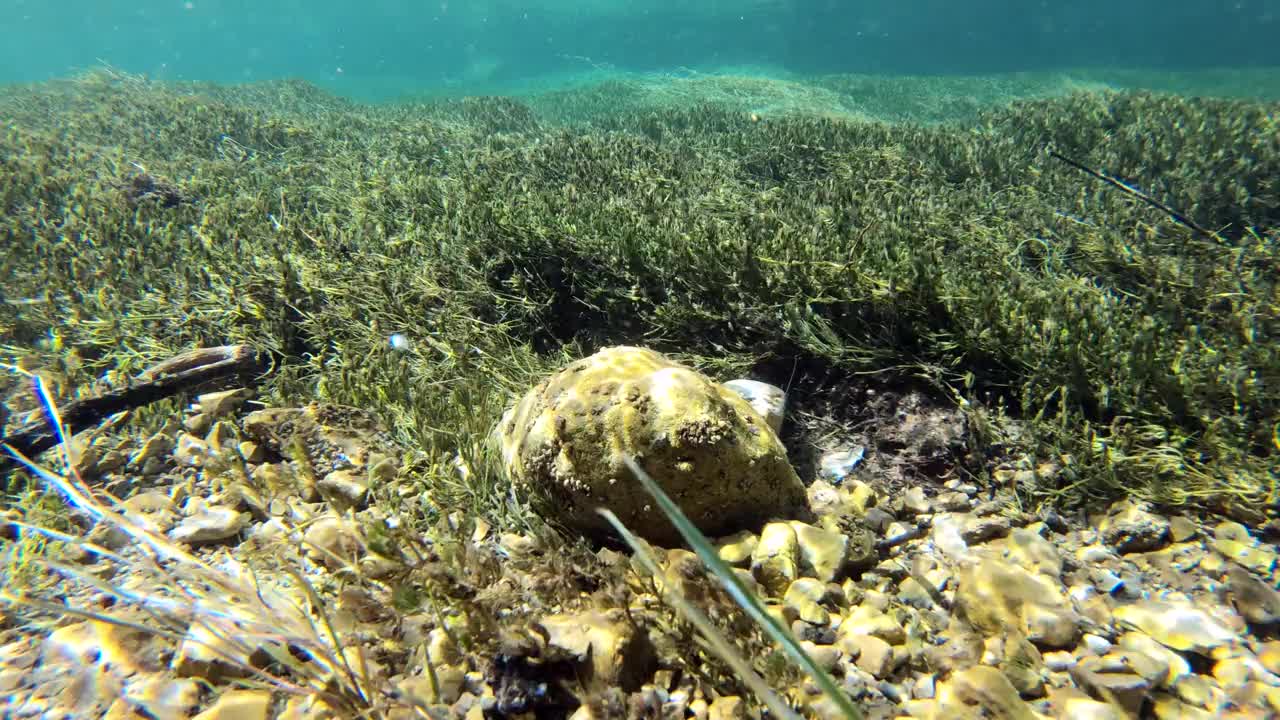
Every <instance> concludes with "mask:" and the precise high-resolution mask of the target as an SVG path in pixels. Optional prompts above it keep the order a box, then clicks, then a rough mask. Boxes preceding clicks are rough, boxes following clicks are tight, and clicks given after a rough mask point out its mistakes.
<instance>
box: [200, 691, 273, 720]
mask: <svg viewBox="0 0 1280 720" xmlns="http://www.w3.org/2000/svg"><path fill="white" fill-rule="evenodd" d="M270 708H271V693H270V692H269V691H267V690H227V691H226V692H224V693H222V694H221V695H219V696H218V699H217V700H215V701H214V703H213V705H211V706H209V708H208V709H207V710H205V711H204V712H202V713H200V714H199V715H196V716H195V718H193V719H192V720H266V718H267V711H268V710H269V709H270Z"/></svg>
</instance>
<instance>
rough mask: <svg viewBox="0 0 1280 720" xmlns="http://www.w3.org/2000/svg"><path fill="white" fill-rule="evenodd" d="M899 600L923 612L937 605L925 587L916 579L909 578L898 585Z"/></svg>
mask: <svg viewBox="0 0 1280 720" xmlns="http://www.w3.org/2000/svg"><path fill="white" fill-rule="evenodd" d="M898 599H899V600H901V601H902V602H903V603H904V604H906V605H909V606H911V607H914V608H919V609H921V610H927V609H929V608H931V607H933V606H934V605H936V604H937V603H935V602H934V601H933V596H932V595H931V594H930V593H929V591H928V590H927V589H925V587H924V585H921V584H920V582H919V581H917V580H916V579H915V578H914V577H908V578H906V579H904V580H903V581H902V582H901V583H899V584H898Z"/></svg>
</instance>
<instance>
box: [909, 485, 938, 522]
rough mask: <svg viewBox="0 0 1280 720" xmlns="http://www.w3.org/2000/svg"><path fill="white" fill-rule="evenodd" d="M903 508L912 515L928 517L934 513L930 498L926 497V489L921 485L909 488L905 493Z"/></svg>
mask: <svg viewBox="0 0 1280 720" xmlns="http://www.w3.org/2000/svg"><path fill="white" fill-rule="evenodd" d="M902 507H903V508H904V509H906V510H907V512H909V513H911V514H912V515H927V514H929V513H930V512H931V511H932V508H931V507H930V505H929V498H927V497H925V494H924V488H922V487H920V486H919V485H914V486H912V487H909V488H907V491H906V492H905V493H903V495H902Z"/></svg>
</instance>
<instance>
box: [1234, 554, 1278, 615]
mask: <svg viewBox="0 0 1280 720" xmlns="http://www.w3.org/2000/svg"><path fill="white" fill-rule="evenodd" d="M1227 588H1228V590H1229V591H1230V593H1231V600H1232V602H1234V603H1235V606H1236V610H1237V611H1239V613H1240V615H1241V617H1243V618H1244V619H1245V620H1248V621H1249V622H1251V623H1254V624H1255V625H1273V624H1276V623H1280V592H1277V591H1276V590H1275V588H1273V587H1271V586H1270V585H1268V584H1267V583H1264V582H1262V581H1261V580H1259V579H1258V578H1257V577H1255V576H1254V575H1253V574H1252V573H1250V572H1249V571H1248V570H1246V569H1245V568H1244V567H1242V566H1240V565H1236V564H1235V563H1232V564H1230V565H1229V566H1228V567H1227Z"/></svg>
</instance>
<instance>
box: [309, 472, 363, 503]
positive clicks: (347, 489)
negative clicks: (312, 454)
mask: <svg viewBox="0 0 1280 720" xmlns="http://www.w3.org/2000/svg"><path fill="white" fill-rule="evenodd" d="M316 488H317V489H319V490H320V494H321V495H323V496H324V497H326V498H329V499H331V500H337V501H339V502H340V503H341V504H342V505H345V506H348V507H357V508H360V507H364V505H365V504H366V503H367V502H368V499H369V475H368V473H364V472H357V471H355V470H351V469H343V470H334V471H333V472H331V473H329V474H327V475H325V476H324V477H322V478H320V480H318V481H317V482H316Z"/></svg>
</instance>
